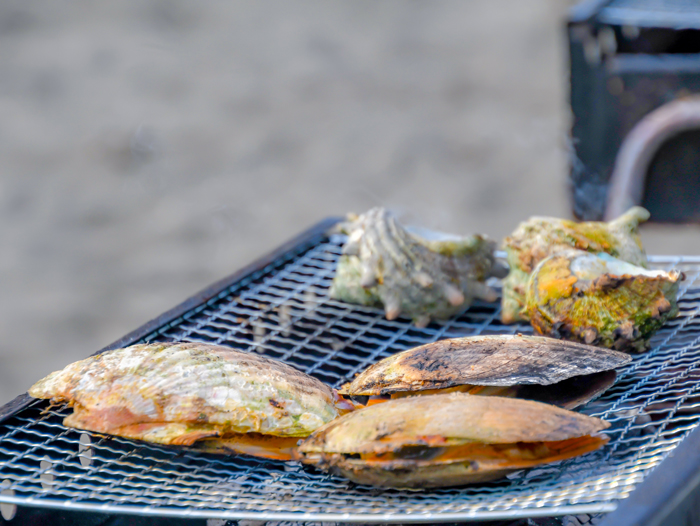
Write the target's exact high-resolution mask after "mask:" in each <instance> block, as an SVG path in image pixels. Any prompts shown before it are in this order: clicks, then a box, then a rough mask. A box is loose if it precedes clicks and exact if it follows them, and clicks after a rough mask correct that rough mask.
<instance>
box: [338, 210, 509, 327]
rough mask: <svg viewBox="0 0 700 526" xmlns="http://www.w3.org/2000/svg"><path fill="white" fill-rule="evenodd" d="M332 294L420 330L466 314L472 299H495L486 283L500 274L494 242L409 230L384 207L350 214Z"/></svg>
mask: <svg viewBox="0 0 700 526" xmlns="http://www.w3.org/2000/svg"><path fill="white" fill-rule="evenodd" d="M342 230H343V231H344V232H345V233H347V234H348V241H347V243H346V244H345V246H344V247H343V256H341V258H340V261H339V263H338V268H337V270H336V275H335V278H334V279H333V284H332V286H331V289H330V296H331V297H332V298H335V299H339V300H342V301H347V302H350V303H359V304H361V305H368V306H384V311H385V313H386V317H387V319H389V320H393V319H395V318H397V317H398V316H399V315H401V314H403V315H405V316H408V317H411V318H412V319H413V320H414V322H415V324H416V325H418V326H425V325H427V324H428V323H429V322H430V320H431V319H447V318H449V317H451V316H454V315H455V314H458V313H460V312H462V311H464V310H465V309H466V308H467V307H468V306H469V305H470V304H471V303H472V301H473V300H474V299H475V298H481V299H485V300H488V301H495V300H496V299H497V295H496V292H495V291H494V290H492V289H491V288H489V287H488V286H486V285H485V284H484V281H485V280H486V279H487V278H489V277H490V276H504V275H505V273H506V270H505V267H503V266H501V264H500V263H497V262H496V260H495V258H494V255H493V252H494V248H495V243H494V242H493V241H490V240H489V239H487V238H486V237H484V236H480V235H473V236H470V237H459V236H452V235H447V234H442V233H439V232H432V231H428V230H420V231H419V230H416V229H408V228H405V227H403V226H402V225H400V224H399V223H398V222H397V221H396V218H395V217H394V216H393V215H392V214H391V213H389V212H388V211H387V210H385V209H384V208H374V209H372V210H370V211H369V212H367V213H365V214H362V215H360V216H353V217H352V218H351V219H350V221H349V222H347V223H345V224H344V225H343V226H342Z"/></svg>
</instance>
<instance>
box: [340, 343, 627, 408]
mask: <svg viewBox="0 0 700 526" xmlns="http://www.w3.org/2000/svg"><path fill="white" fill-rule="evenodd" d="M630 359H631V358H630V357H629V355H627V354H625V353H621V352H616V351H611V350H608V349H600V348H597V347H593V346H590V345H582V344H580V343H573V342H567V341H561V340H556V339H553V338H543V337H541V336H522V335H516V336H510V335H495V336H471V337H466V338H453V339H447V340H440V341H437V342H433V343H429V344H426V345H422V346H420V347H416V348H414V349H409V350H407V351H403V352H400V353H398V354H394V355H393V356H389V357H388V358H385V359H383V360H381V361H380V362H377V363H376V364H374V365H372V366H370V367H369V368H367V369H366V370H365V371H363V372H362V373H360V374H359V375H358V376H357V377H356V378H355V379H354V380H353V381H352V382H350V383H348V384H345V385H344V386H343V387H341V388H340V389H339V393H340V394H343V395H351V396H377V395H398V394H421V392H424V391H430V392H431V394H432V391H433V390H444V389H449V388H454V387H456V386H466V387H467V388H468V392H472V393H474V394H485V395H493V394H495V395H497V396H511V397H516V398H527V399H534V400H539V401H546V402H548V403H553V404H555V405H559V406H561V407H566V408H573V407H576V406H578V405H580V404H583V403H585V402H587V401H588V400H590V399H591V398H593V397H595V396H597V395H599V394H601V393H602V392H603V391H604V390H605V389H607V388H608V387H609V386H610V385H612V383H613V382H614V380H615V372H614V370H613V369H615V368H616V367H620V366H622V365H624V364H625V363H627V362H629V361H630ZM481 386H502V387H507V389H481V388H480V387H481ZM475 387H476V389H474V388H475Z"/></svg>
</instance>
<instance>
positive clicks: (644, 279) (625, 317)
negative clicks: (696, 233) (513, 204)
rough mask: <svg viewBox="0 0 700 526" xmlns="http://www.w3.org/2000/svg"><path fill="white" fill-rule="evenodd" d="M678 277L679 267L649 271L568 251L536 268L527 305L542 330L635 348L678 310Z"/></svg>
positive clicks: (643, 344)
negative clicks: (667, 270) (677, 268)
mask: <svg viewBox="0 0 700 526" xmlns="http://www.w3.org/2000/svg"><path fill="white" fill-rule="evenodd" d="M681 280H683V274H682V273H681V272H679V271H677V270H672V271H670V272H666V271H663V270H647V269H644V268H642V267H637V266H634V265H631V264H629V263H626V262H624V261H621V260H619V259H616V258H613V257H611V256H609V255H607V254H589V253H587V252H583V251H580V250H570V251H567V252H561V253H558V254H556V255H553V256H550V257H549V258H547V259H545V260H543V261H542V262H541V263H540V264H539V265H538V266H537V267H536V268H535V270H534V271H533V273H532V276H531V278H530V281H529V283H528V288H527V310H528V313H529V315H530V322H531V323H532V326H533V327H534V328H535V329H536V330H537V332H539V333H540V334H545V335H548V336H554V337H556V338H564V339H567V340H574V341H580V342H585V343H589V344H594V345H599V346H603V347H608V348H614V349H618V350H622V351H638V352H639V351H644V350H645V349H646V348H647V346H648V343H649V338H650V337H651V335H652V334H653V333H654V332H655V331H656V330H658V329H659V328H660V327H661V326H662V325H663V324H664V323H665V322H666V320H668V319H670V318H673V317H674V316H676V314H677V313H678V304H677V296H678V284H679V282H680V281H681Z"/></svg>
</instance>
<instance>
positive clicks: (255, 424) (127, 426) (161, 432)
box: [29, 343, 351, 458]
mask: <svg viewBox="0 0 700 526" xmlns="http://www.w3.org/2000/svg"><path fill="white" fill-rule="evenodd" d="M29 395H30V396H33V397H35V398H48V399H51V400H52V401H56V402H68V403H69V404H70V405H71V406H72V407H73V410H74V412H73V413H72V414H70V415H69V416H68V417H66V419H65V420H64V425H66V426H67V427H75V428H79V429H86V430H90V431H96V432H99V433H108V434H112V435H118V436H122V437H125V438H131V439H137V440H144V441H148V442H154V443H158V444H167V445H184V446H192V445H195V443H198V444H199V443H200V441H202V440H212V441H213V440H217V443H219V444H222V445H225V446H229V447H228V448H227V449H228V450H229V451H231V450H236V448H235V443H236V441H237V437H240V436H242V435H244V437H243V438H244V441H245V442H247V447H248V449H247V450H246V451H248V450H251V449H250V447H249V446H250V442H251V435H253V434H255V435H261V436H263V438H264V441H265V442H266V443H268V444H269V443H271V442H274V443H273V444H272V445H273V446H274V447H275V448H277V446H278V444H279V443H283V442H284V441H283V440H282V439H285V438H286V439H288V440H287V442H286V443H284V444H283V445H285V447H287V446H288V445H289V444H295V442H296V440H297V439H298V438H300V437H305V436H308V435H309V434H310V433H311V432H312V431H314V430H315V429H316V428H318V427H319V426H321V425H323V424H325V423H327V422H329V421H331V420H333V419H334V418H335V417H337V416H338V415H339V414H341V413H342V412H343V411H344V410H349V409H351V407H350V406H349V404H348V403H347V402H345V401H343V400H341V399H340V398H339V397H338V395H337V393H336V392H335V391H334V390H333V389H332V388H331V387H329V386H327V385H325V384H324V383H323V382H321V381H319V380H317V379H316V378H313V377H311V376H309V375H307V374H304V373H302V372H301V371H298V370H296V369H295V368H293V367H291V366H289V365H287V364H285V363H282V362H279V361H277V360H272V359H270V358H266V357H263V356H259V355H257V354H253V353H247V352H243V351H238V350H235V349H231V348H229V347H224V346H219V345H209V344H204V343H150V344H140V345H132V346H130V347H126V348H123V349H115V350H112V351H107V352H104V353H101V354H98V355H94V356H90V357H89V358H86V359H84V360H80V361H78V362H74V363H72V364H70V365H68V366H67V367H65V368H64V369H62V370H60V371H56V372H53V373H51V374H49V375H48V376H46V377H45V378H43V379H42V380H40V381H38V382H37V383H35V384H34V385H33V386H32V387H31V388H30V389H29ZM273 438H277V439H279V440H277V441H276V442H275V441H274V440H273ZM261 445H264V444H261ZM274 458H279V457H274Z"/></svg>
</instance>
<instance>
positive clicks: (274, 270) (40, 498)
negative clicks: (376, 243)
mask: <svg viewBox="0 0 700 526" xmlns="http://www.w3.org/2000/svg"><path fill="white" fill-rule="evenodd" d="M316 241H317V242H316V243H312V244H310V245H306V246H305V247H304V246H298V247H297V249H296V250H291V251H289V252H287V253H286V254H285V255H284V256H282V257H281V258H279V259H278V260H276V261H275V262H273V263H271V264H270V265H268V266H267V267H266V268H264V269H262V270H260V271H259V272H257V273H255V274H252V275H250V276H248V277H247V278H245V279H243V280H242V281H239V282H238V283H236V284H234V285H232V286H230V287H228V288H226V289H224V290H223V291H222V292H221V293H219V294H218V295H217V296H216V297H214V298H212V299H210V300H209V301H207V302H206V303H204V304H202V305H200V306H198V307H195V308H193V309H192V310H190V311H189V312H187V313H185V314H184V315H182V316H181V317H179V318H177V319H176V320H174V321H172V322H170V323H169V324H167V325H165V326H162V327H160V328H158V329H157V330H156V331H155V332H153V333H151V334H149V335H148V336H146V337H145V338H143V340H142V341H158V340H161V341H166V340H188V341H203V342H209V343H217V344H223V345H229V346H232V347H236V348H239V349H243V350H247V351H250V352H258V353H262V354H265V355H266V356H270V357H273V358H276V359H280V360H284V361H285V362H287V363H290V364H292V365H294V366H295V367H297V368H299V369H301V370H303V371H306V372H308V373H310V374H313V375H314V376H316V377H317V378H319V379H320V380H322V381H324V382H327V383H329V384H331V385H334V386H336V387H337V386H339V385H340V384H342V383H344V382H345V381H347V380H349V379H350V378H352V377H353V376H354V374H355V373H357V372H359V371H361V370H362V369H364V368H365V367H367V366H368V365H369V364H371V363H374V362H375V361H377V360H379V359H381V358H384V357H386V356H389V355H391V354H393V353H396V352H399V351H401V350H404V349H407V348H410V347H414V346H416V345H421V344H423V343H427V342H430V341H434V340H437V339H440V338H449V337H458V336H467V335H475V334H503V333H506V334H512V333H515V332H522V333H531V332H532V331H531V328H530V327H529V326H524V325H516V326H503V325H501V324H500V321H499V310H498V308H497V305H495V304H487V303H477V304H475V305H474V306H472V307H471V308H470V309H469V310H468V311H467V312H466V313H465V314H464V315H462V316H461V317H459V318H456V319H453V320H450V321H447V322H438V323H432V324H431V325H430V326H428V327H426V328H424V329H418V328H416V327H414V326H413V325H412V324H411V323H410V321H409V320H407V319H399V320H395V321H391V322H390V321H387V320H385V319H384V318H383V315H382V312H381V311H379V310H377V309H372V308H366V307H360V306H354V305H348V304H345V303H341V302H337V301H334V300H331V299H330V298H329V297H328V295H327V289H328V287H329V285H330V282H331V280H332V277H333V272H334V269H335V264H336V261H337V259H338V256H339V255H340V250H341V246H342V243H343V241H344V237H343V236H340V235H333V236H331V237H324V238H323V239H321V240H320V242H318V240H316ZM653 261H654V265H655V266H657V267H660V268H671V267H673V268H678V269H680V270H683V271H684V272H685V273H686V281H684V282H683V284H682V287H681V295H682V299H681V302H680V314H679V316H678V317H677V318H676V319H675V320H672V321H671V322H669V323H667V324H666V326H665V327H664V328H663V329H662V330H661V331H659V333H657V334H656V335H655V336H654V339H653V343H654V347H653V350H652V351H651V352H649V353H647V354H644V355H640V356H636V357H635V358H634V360H633V361H632V362H631V363H630V364H629V365H627V366H626V367H625V368H623V369H622V370H621V371H620V375H619V379H618V382H617V383H616V385H615V386H614V387H613V388H612V389H611V390H609V391H608V392H607V393H606V394H605V395H604V396H603V397H602V398H600V399H598V400H596V401H594V402H592V403H589V404H588V405H587V406H586V407H585V408H584V409H583V412H585V413H587V414H591V415H594V416H598V417H601V418H604V419H606V420H608V421H609V422H610V423H611V427H610V430H609V432H608V434H609V436H610V438H611V440H610V443H609V444H608V445H607V446H606V447H605V448H604V449H602V450H601V451H598V452H596V453H591V454H588V455H585V456H583V457H579V458H576V459H571V460H568V461H565V462H560V463H557V464H554V465H550V466H546V467H541V468H535V469H530V470H524V471H520V472H517V473H514V474H512V475H511V476H510V477H509V478H507V479H504V480H501V481H497V482H492V483H488V484H481V485H478V486H472V487H462V488H448V489H436V490H430V491H399V490H383V489H377V488H371V487H365V486H357V485H355V484H352V483H350V482H348V481H345V480H344V479H340V478H336V477H333V476H329V475H326V474H324V473H321V472H318V471H315V470H311V469H306V468H303V467H301V466H300V465H298V464H295V463H285V462H279V461H274V460H264V459H256V458H252V457H246V456H228V457H227V456H218V455H211V454H204V453H199V452H193V451H190V450H187V449H184V448H183V449H178V448H170V447H161V446H156V445H150V444H146V443H141V442H133V441H130V440H126V439H121V438H118V437H105V436H101V435H98V434H93V433H85V432H81V431H78V430H74V429H68V428H65V427H64V426H63V425H62V424H61V422H62V419H63V417H64V416H65V415H67V414H68V413H69V411H70V410H68V409H67V408H66V407H56V406H54V407H49V406H48V404H47V403H46V402H45V401H35V402H34V403H32V404H31V405H30V406H29V407H27V408H25V409H23V410H22V411H20V412H19V413H17V414H16V415H14V416H12V417H10V418H9V419H7V420H5V421H4V422H3V423H1V424H0V502H5V503H14V504H23V505H33V506H45V507H59V508H70V509H74V510H75V509H84V510H96V511H104V512H119V513H137V514H142V515H172V516H179V517H202V518H206V517H217V518H231V519H263V520H265V519H276V520H299V521H304V520H308V521H311V520H317V521H318V520H337V521H343V522H351V521H368V520H383V521H386V522H392V521H394V522H404V523H405V522H439V521H448V520H450V521H454V520H469V519H474V520H478V519H481V520H484V519H495V518H515V517H534V516H546V515H555V514H581V513H596V512H606V511H611V510H613V509H614V508H615V502H616V501H617V500H619V499H623V498H625V497H626V496H628V495H629V493H630V492H631V491H632V490H633V489H634V488H635V486H636V485H638V484H639V483H640V482H641V481H642V479H643V478H644V476H645V475H646V474H647V473H648V472H649V470H650V469H652V468H653V467H654V466H656V465H657V464H658V463H659V462H661V460H662V459H663V458H664V457H665V456H666V455H667V454H668V453H669V452H670V451H671V450H673V448H674V447H675V446H676V445H677V444H678V443H679V442H680V441H681V440H682V439H683V437H684V436H685V435H686V434H687V433H689V432H690V431H691V430H692V429H693V428H694V427H695V426H696V425H697V424H698V421H699V420H700V393H698V387H699V386H700V384H698V379H700V320H699V319H698V318H697V316H696V315H697V313H698V307H699V305H700V289H699V288H695V282H696V280H697V278H698V275H699V273H700V259H698V258H695V259H693V258H681V257H673V258H655V259H654V260H653Z"/></svg>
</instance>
